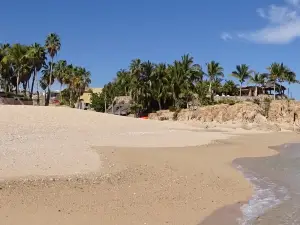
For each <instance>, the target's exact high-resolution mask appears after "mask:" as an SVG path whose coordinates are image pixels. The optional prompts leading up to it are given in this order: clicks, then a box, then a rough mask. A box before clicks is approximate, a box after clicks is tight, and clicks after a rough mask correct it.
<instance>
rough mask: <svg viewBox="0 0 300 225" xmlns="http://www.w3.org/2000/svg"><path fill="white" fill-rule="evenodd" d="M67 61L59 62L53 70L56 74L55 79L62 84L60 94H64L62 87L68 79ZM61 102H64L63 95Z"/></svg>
mask: <svg viewBox="0 0 300 225" xmlns="http://www.w3.org/2000/svg"><path fill="white" fill-rule="evenodd" d="M67 66H68V65H67V61H66V60H59V61H58V62H57V63H56V64H55V67H54V68H53V70H54V73H55V78H56V79H57V80H58V82H59V84H60V92H62V87H63V85H64V84H65V83H66V81H67V79H68V67H67ZM60 101H62V95H60Z"/></svg>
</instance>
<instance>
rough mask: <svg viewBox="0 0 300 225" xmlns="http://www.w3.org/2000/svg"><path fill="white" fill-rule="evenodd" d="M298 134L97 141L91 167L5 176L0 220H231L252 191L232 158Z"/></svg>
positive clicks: (210, 223) (32, 223) (208, 224)
mask: <svg viewBox="0 0 300 225" xmlns="http://www.w3.org/2000/svg"><path fill="white" fill-rule="evenodd" d="M298 138H299V136H298V135H297V134H294V133H270V134H251V135H242V136H236V137H233V138H231V139H228V140H220V141H216V142H215V143H214V144H210V145H205V146H198V147H177V148H174V147H173V148H171V147H165V148H150V147H143V148H140V147H136V148H133V147H97V146H95V147H93V150H94V152H96V153H97V154H99V156H100V158H101V160H102V163H101V169H99V171H97V172H94V173H90V174H87V175H78V176H73V175H70V176H60V177H52V178H51V177H49V176H48V177H29V178H28V179H27V180H26V179H24V178H22V179H18V180H16V179H13V180H5V181H4V182H3V183H2V184H1V187H0V220H1V223H3V224H28V225H40V224H45V225H50V224H51V225H55V224H61V225H66V224H72V225H77V224H78V225H81V224H91V225H93V224H105V225H113V224H114V225H115V224H122V225H123V224H125V225H126V224H128V225H129V224H130V225H135V224H157V225H161V224H179V225H190V224H205V225H216V224H222V223H221V222H223V224H225V223H224V222H226V224H229V225H230V224H235V223H236V218H237V217H240V216H241V211H240V210H238V208H239V207H237V206H240V205H241V204H242V202H245V201H248V199H249V198H250V197H251V196H252V194H253V192H252V185H251V184H250V183H249V182H248V181H247V180H246V179H245V178H244V177H243V175H242V174H241V173H240V172H238V171H237V170H236V169H235V168H234V167H233V166H232V160H234V159H235V158H240V157H263V156H268V155H273V154H276V151H274V150H272V149H269V148H268V146H270V145H279V144H282V143H286V142H292V141H295V140H297V139H298ZM230 205H233V207H232V206H230ZM223 207H226V208H223ZM209 216H211V217H209Z"/></svg>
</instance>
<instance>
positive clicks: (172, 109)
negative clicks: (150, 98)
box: [169, 106, 177, 112]
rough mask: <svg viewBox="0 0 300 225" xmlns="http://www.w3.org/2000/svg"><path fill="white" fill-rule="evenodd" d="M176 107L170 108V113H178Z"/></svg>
mask: <svg viewBox="0 0 300 225" xmlns="http://www.w3.org/2000/svg"><path fill="white" fill-rule="evenodd" d="M176 110H177V109H176V107H175V106H169V111H170V112H176Z"/></svg>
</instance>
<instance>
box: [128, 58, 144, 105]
mask: <svg viewBox="0 0 300 225" xmlns="http://www.w3.org/2000/svg"><path fill="white" fill-rule="evenodd" d="M129 70H130V74H131V75H130V76H131V79H130V80H131V81H130V96H131V97H132V99H133V100H134V101H135V102H137V103H138V102H139V95H140V93H141V85H142V84H141V73H142V61H141V60H140V59H134V60H132V61H131V63H130V66H129Z"/></svg>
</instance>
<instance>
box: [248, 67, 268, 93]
mask: <svg viewBox="0 0 300 225" xmlns="http://www.w3.org/2000/svg"><path fill="white" fill-rule="evenodd" d="M249 81H250V82H251V83H253V84H255V94H254V95H255V96H257V94H258V93H257V90H258V88H257V87H258V85H262V84H264V83H265V75H264V74H260V73H254V74H253V76H251V77H250V80H249Z"/></svg>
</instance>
